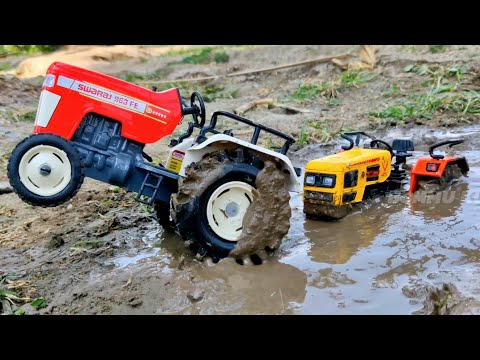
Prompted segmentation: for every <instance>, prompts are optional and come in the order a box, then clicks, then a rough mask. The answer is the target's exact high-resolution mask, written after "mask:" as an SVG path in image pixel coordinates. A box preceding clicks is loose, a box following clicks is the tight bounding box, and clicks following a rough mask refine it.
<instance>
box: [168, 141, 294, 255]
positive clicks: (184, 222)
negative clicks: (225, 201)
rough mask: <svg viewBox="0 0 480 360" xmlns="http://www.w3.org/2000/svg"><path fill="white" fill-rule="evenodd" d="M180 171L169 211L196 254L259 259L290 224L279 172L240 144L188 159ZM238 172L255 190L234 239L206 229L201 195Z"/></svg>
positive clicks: (283, 179) (284, 191)
mask: <svg viewBox="0 0 480 360" xmlns="http://www.w3.org/2000/svg"><path fill="white" fill-rule="evenodd" d="M262 167H263V169H262V170H260V168H262ZM185 173H186V175H187V176H186V178H184V179H181V180H180V181H179V191H178V193H177V194H174V195H172V205H173V206H172V212H171V217H172V219H174V221H175V223H176V224H177V229H178V232H179V233H180V235H181V236H182V237H183V238H184V239H185V240H187V241H191V242H192V244H191V248H192V250H193V251H195V252H196V253H197V255H199V256H202V257H203V256H204V255H207V254H208V255H209V256H211V257H212V259H213V260H214V261H218V260H219V258H222V257H226V256H228V255H230V256H232V257H236V258H240V259H245V262H250V257H252V256H253V257H254V259H255V260H254V261H255V262H256V263H261V262H262V259H265V258H266V256H267V250H275V249H277V248H278V247H279V245H280V243H281V241H282V239H283V237H284V236H285V235H286V234H287V232H288V229H289V227H290V222H289V219H290V215H291V211H290V206H289V200H290V196H289V193H288V191H287V189H286V183H285V181H286V180H285V174H283V173H282V172H281V170H279V169H278V168H277V166H276V165H275V164H274V163H273V162H271V161H265V162H264V161H262V160H261V159H260V158H259V157H258V156H256V155H255V154H252V153H249V152H247V151H244V150H242V149H235V150H234V151H219V152H214V153H211V154H209V155H207V156H206V157H205V158H204V159H202V160H200V161H199V162H197V163H193V164H191V165H189V166H188V167H187V169H186V171H185ZM240 178H241V179H242V181H243V182H245V183H247V184H250V185H252V186H255V187H256V190H255V189H254V199H253V203H252V205H250V207H249V208H248V210H247V212H246V213H245V217H244V220H243V224H242V225H243V231H242V234H241V236H240V238H239V239H238V242H237V243H236V244H235V243H234V242H228V241H225V240H223V239H221V238H220V237H218V236H216V235H214V234H213V233H212V230H211V228H210V227H209V225H208V223H207V220H206V216H205V214H204V212H205V211H206V210H205V203H206V198H205V196H207V195H208V192H209V191H210V192H211V190H212V189H213V188H214V187H217V186H219V185H220V182H222V181H223V180H224V179H230V180H235V179H237V180H238V179H240ZM232 249H233V250H232Z"/></svg>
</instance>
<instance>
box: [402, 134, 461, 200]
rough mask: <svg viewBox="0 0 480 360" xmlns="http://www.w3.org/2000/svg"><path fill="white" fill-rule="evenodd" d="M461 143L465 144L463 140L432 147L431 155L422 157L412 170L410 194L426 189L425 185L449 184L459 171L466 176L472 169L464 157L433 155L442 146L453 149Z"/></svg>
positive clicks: (448, 141)
mask: <svg viewBox="0 0 480 360" xmlns="http://www.w3.org/2000/svg"><path fill="white" fill-rule="evenodd" d="M461 143H463V140H446V141H442V142H439V143H437V144H434V145H432V146H430V148H429V149H428V152H429V154H430V155H429V156H428V155H427V156H422V157H421V158H420V159H418V160H417V162H416V164H415V166H414V167H413V168H412V171H411V173H410V189H409V194H413V193H414V192H415V191H417V190H419V188H424V189H425V184H432V185H437V186H440V187H441V186H442V185H443V184H448V183H449V182H450V181H452V180H453V179H454V178H455V177H458V176H455V175H456V174H455V172H457V173H458V169H459V170H460V172H461V173H462V175H466V174H467V172H468V171H469V170H470V168H469V166H468V163H467V160H466V159H465V158H464V157H456V156H452V155H441V154H434V153H433V151H434V150H435V149H436V148H438V147H440V146H445V145H448V148H449V149H451V148H452V146H454V145H458V144H461ZM425 190H426V189H425Z"/></svg>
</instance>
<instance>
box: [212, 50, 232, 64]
mask: <svg viewBox="0 0 480 360" xmlns="http://www.w3.org/2000/svg"><path fill="white" fill-rule="evenodd" d="M213 60H214V61H215V62H216V63H217V64H220V63H227V62H228V61H229V60H230V56H228V54H227V53H226V52H225V51H221V52H218V53H216V54H214V55H213Z"/></svg>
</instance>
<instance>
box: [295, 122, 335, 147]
mask: <svg viewBox="0 0 480 360" xmlns="http://www.w3.org/2000/svg"><path fill="white" fill-rule="evenodd" d="M337 124H338V121H336V120H334V119H322V120H309V121H305V122H304V123H303V125H302V128H301V129H300V134H299V136H298V141H297V143H298V144H299V145H301V146H303V145H306V144H308V143H311V142H328V141H330V140H331V139H333V138H334V137H335V136H337V135H338V134H339V133H341V132H342V130H343V123H342V124H341V125H340V127H339V126H338V125H337Z"/></svg>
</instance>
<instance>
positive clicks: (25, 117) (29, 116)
mask: <svg viewBox="0 0 480 360" xmlns="http://www.w3.org/2000/svg"><path fill="white" fill-rule="evenodd" d="M36 115H37V112H36V111H29V112H26V113H23V114H21V115H19V117H18V119H19V120H20V121H35V116H36Z"/></svg>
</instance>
